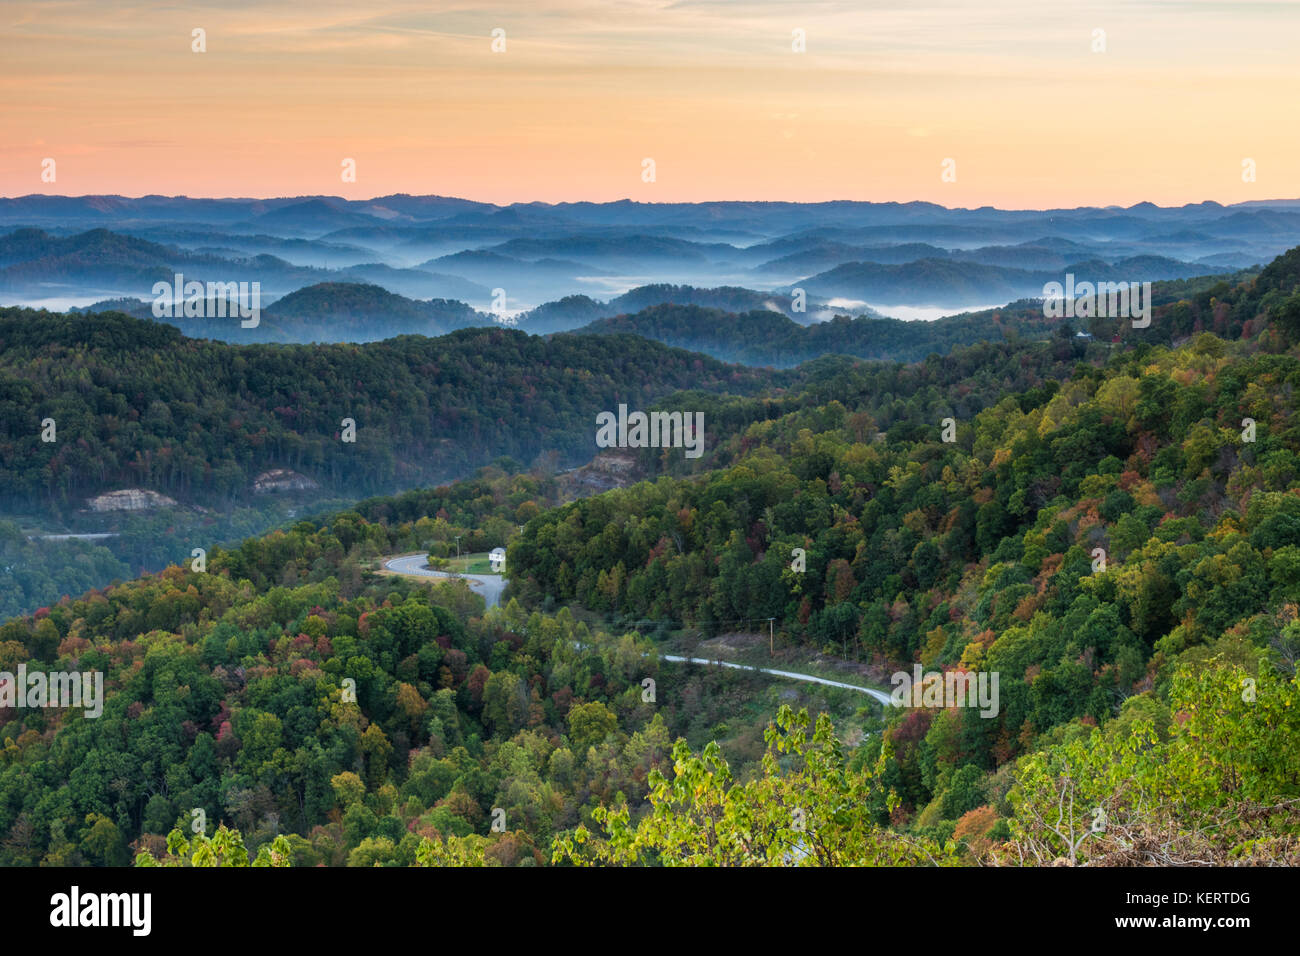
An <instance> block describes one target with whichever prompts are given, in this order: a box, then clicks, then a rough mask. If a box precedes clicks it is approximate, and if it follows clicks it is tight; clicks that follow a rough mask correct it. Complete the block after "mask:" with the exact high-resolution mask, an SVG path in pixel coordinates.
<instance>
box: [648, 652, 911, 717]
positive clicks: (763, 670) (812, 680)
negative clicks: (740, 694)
mask: <svg viewBox="0 0 1300 956" xmlns="http://www.w3.org/2000/svg"><path fill="white" fill-rule="evenodd" d="M659 657H660V660H665V661H672V662H673V663H674V664H687V663H690V664H716V665H718V666H719V667H731V668H735V669H736V670H739V671H758V672H759V673H760V674H772V675H773V676H775V677H788V678H789V679H790V680H798V681H803V682H804V683H806V684H825V685H826V686H827V687H843V688H845V689H847V690H856V691H858V692H860V693H863V694H868V695H870V696H871V697H874V698H875V699H876V700H878V701H880V703H882V704H884V705H885V706H886V707H888V706H890V705H893V704H894V699H893V698H892V697H890V696H889V695H888V694H886V693H885V692H884V691H883V690H872V689H871V688H870V687H860V686H858V685H857V684H844V683H841V682H840V681H837V680H827V679H826V678H825V677H813V676H812V675H811V674H796V673H795V672H794V671H778V670H773V669H771V668H768V667H751V666H750V665H749V664H733V663H732V662H730V661H710V660H705V659H704V658H702V657H678V656H677V655H676V654H661V655H659Z"/></svg>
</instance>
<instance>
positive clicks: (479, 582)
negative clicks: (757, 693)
mask: <svg viewBox="0 0 1300 956" xmlns="http://www.w3.org/2000/svg"><path fill="white" fill-rule="evenodd" d="M427 560H428V556H427V555H424V554H408V555H403V556H401V557H398V558H388V559H386V560H385V561H384V569H385V570H387V571H391V572H393V573H394V574H401V575H405V576H406V577H410V578H455V577H459V578H461V579H462V580H464V581H465V582H466V583H468V584H469V585H470V587H472V588H474V589H475V590H476V591H478V593H480V594H482V595H483V598H484V600H486V601H487V606H488V607H497V606H498V605H499V604H500V603H501V592H502V591H504V590H505V587H506V582H505V578H504V577H503V576H502V575H500V574H460V575H456V574H448V573H447V572H446V571H434V570H433V569H432V568H428V567H425V562H426V561H427ZM659 659H660V660H665V661H668V662H669V663H672V664H716V665H718V666H719V667H730V668H733V669H734V670H740V671H756V672H758V673H759V674H771V675H772V676H773V677H784V678H786V679H787V680H797V681H803V682H804V683H806V684H822V685H824V686H826V687H842V688H844V689H845V690H856V691H857V692H858V693H860V694H866V695H867V696H869V697H871V698H873V699H874V700H877V701H879V702H880V703H882V704H884V705H885V706H886V707H888V706H890V705H895V706H897V704H896V702H895V701H894V700H893V698H891V697H890V696H889V695H888V694H886V693H885V692H884V691H882V690H874V689H872V688H870V687H861V686H859V685H857V684H846V683H844V682H843V681H837V680H829V679H827V678H825V677H814V676H813V675H811V674H799V673H796V672H794V671H779V670H775V669H774V668H770V667H754V666H751V665H749V664H735V663H732V662H731V661H711V660H708V659H706V658H703V657H680V656H678V655H676V654H660V655H659Z"/></svg>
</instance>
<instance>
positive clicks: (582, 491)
mask: <svg viewBox="0 0 1300 956" xmlns="http://www.w3.org/2000/svg"><path fill="white" fill-rule="evenodd" d="M638 480H639V476H638V469H637V460H636V458H635V457H634V456H633V455H630V454H628V453H627V452H619V451H606V452H602V453H601V454H599V455H597V456H596V457H595V458H593V459H592V460H591V461H590V462H588V463H587V464H585V465H583V466H582V467H581V468H575V469H574V470H573V471H570V472H568V473H567V474H565V475H562V476H561V477H560V481H561V485H562V487H563V488H564V496H565V497H566V498H570V499H572V498H586V497H588V496H589V495H598V494H600V493H601V492H602V491H609V490H610V489H612V488H625V487H627V486H628V485H634V484H636V482H637V481H638Z"/></svg>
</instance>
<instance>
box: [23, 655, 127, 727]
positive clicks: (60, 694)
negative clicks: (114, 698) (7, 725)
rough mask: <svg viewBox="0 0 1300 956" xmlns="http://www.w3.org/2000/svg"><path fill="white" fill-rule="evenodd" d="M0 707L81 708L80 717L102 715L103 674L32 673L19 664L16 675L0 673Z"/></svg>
mask: <svg viewBox="0 0 1300 956" xmlns="http://www.w3.org/2000/svg"><path fill="white" fill-rule="evenodd" d="M0 707H31V708H36V707H82V708H85V709H84V711H83V712H82V715H81V716H83V717H85V718H87V719H93V718H95V717H99V716H100V715H102V714H103V713H104V672H103V671H87V672H85V673H80V672H78V671H50V672H49V673H46V672H45V671H32V672H31V673H28V672H27V665H26V664H19V665H18V674H17V675H16V676H15V675H14V674H12V673H10V672H9V671H0Z"/></svg>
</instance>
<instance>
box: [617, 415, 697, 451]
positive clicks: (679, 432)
mask: <svg viewBox="0 0 1300 956" xmlns="http://www.w3.org/2000/svg"><path fill="white" fill-rule="evenodd" d="M694 414H695V420H694V421H693V422H692V421H691V417H690V416H691V413H690V412H651V413H650V414H649V415H646V413H645V412H633V413H632V414H630V415H629V414H628V412H627V406H626V405H620V406H618V415H617V416H615V414H614V413H613V412H601V413H600V414H599V415H597V416H596V425H597V426H598V428H597V431H596V447H597V448H685V449H686V457H687V458H699V457H700V456H701V455H703V454H704V413H703V412H695V413H694Z"/></svg>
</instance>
